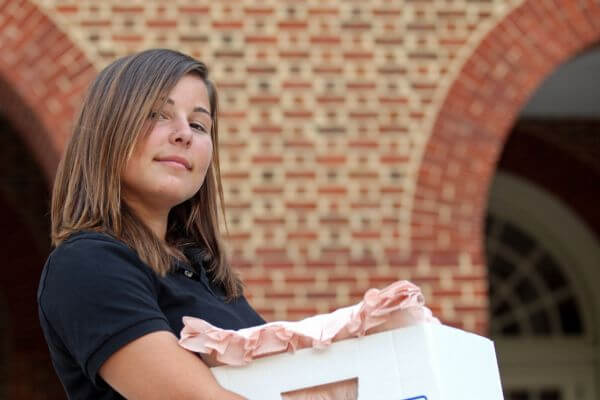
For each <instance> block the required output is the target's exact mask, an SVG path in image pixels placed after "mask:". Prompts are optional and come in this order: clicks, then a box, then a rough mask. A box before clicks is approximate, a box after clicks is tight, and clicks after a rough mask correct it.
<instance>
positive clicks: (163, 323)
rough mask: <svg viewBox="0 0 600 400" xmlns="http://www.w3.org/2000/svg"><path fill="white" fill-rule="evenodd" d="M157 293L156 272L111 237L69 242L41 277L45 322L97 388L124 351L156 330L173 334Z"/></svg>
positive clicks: (51, 259) (55, 253)
mask: <svg viewBox="0 0 600 400" xmlns="http://www.w3.org/2000/svg"><path fill="white" fill-rule="evenodd" d="M157 291H158V287H157V285H156V279H155V276H154V272H153V271H152V270H150V268H148V267H147V266H146V265H145V264H144V263H143V262H142V261H141V260H140V259H139V257H137V255H136V254H135V252H133V251H132V250H131V249H129V248H128V247H127V246H126V245H124V244H122V243H120V242H117V241H116V240H113V239H110V238H108V237H107V238H106V239H103V238H102V237H100V238H97V237H96V238H81V239H74V240H69V241H67V242H65V243H63V244H62V245H61V246H59V248H57V249H56V250H55V251H54V253H53V254H52V255H51V257H50V259H49V260H48V262H47V265H46V268H45V271H44V273H43V274H42V279H41V282H40V290H39V293H38V301H39V308H40V314H41V315H40V318H42V319H45V320H46V321H45V322H46V323H47V325H48V326H49V327H50V328H51V329H52V330H53V331H54V332H55V334H56V336H57V338H58V339H59V340H60V341H61V342H62V343H60V345H61V346H60V347H63V348H65V349H66V350H67V351H68V352H69V353H70V356H71V357H72V358H73V359H74V361H75V362H76V363H77V364H78V365H79V366H80V367H81V369H82V371H83V372H84V374H85V375H87V376H88V377H89V379H90V380H91V381H93V382H94V383H96V384H98V381H99V379H98V376H97V374H98V370H99V369H100V366H101V365H102V363H103V362H104V361H106V359H108V357H110V355H112V354H113V353H114V352H115V351H117V350H118V349H119V348H121V347H122V346H124V345H126V344H127V343H129V342H131V341H133V340H135V339H137V338H139V337H141V336H144V335H145V334H148V333H151V332H155V331H164V330H167V331H172V330H171V328H170V326H169V324H168V321H167V318H166V317H165V315H164V314H163V312H162V311H161V310H160V308H159V306H158V301H157V297H158V293H157ZM54 345H58V344H56V343H54Z"/></svg>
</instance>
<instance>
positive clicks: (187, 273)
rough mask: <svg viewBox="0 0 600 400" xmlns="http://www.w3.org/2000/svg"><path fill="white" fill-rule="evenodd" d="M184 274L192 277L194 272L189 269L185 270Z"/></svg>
mask: <svg viewBox="0 0 600 400" xmlns="http://www.w3.org/2000/svg"><path fill="white" fill-rule="evenodd" d="M183 274H184V275H185V276H187V277H188V278H191V277H192V276H194V273H193V272H192V271H188V270H185V271H183Z"/></svg>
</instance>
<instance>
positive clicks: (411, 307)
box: [179, 281, 439, 398]
mask: <svg viewBox="0 0 600 400" xmlns="http://www.w3.org/2000/svg"><path fill="white" fill-rule="evenodd" d="M424 303H425V302H424V299H423V295H422V293H421V290H420V289H419V288H418V287H417V286H416V285H414V284H412V283H410V282H408V281H397V282H394V283H392V284H391V285H389V286H387V287H386V288H384V289H381V290H378V289H369V290H367V292H366V293H365V295H364V298H363V301H361V302H360V303H358V304H355V305H353V306H350V307H344V308H340V309H338V310H336V311H334V312H332V313H329V314H319V315H316V316H314V317H310V318H306V319H303V320H301V321H297V322H288V321H277V322H270V323H267V324H264V325H260V326H255V327H252V328H246V329H240V330H237V331H232V330H226V329H220V328H217V327H215V326H213V325H211V324H209V323H208V322H206V321H204V320H202V319H199V318H194V317H183V324H184V328H183V329H182V331H181V339H180V340H179V344H180V345H181V346H183V347H184V348H186V349H188V350H191V351H194V352H197V353H200V354H201V355H202V358H203V359H204V360H205V361H206V362H207V364H208V365H209V366H216V365H222V364H227V365H246V364H248V363H249V362H250V361H252V359H254V358H258V357H264V356H267V355H272V354H277V353H282V352H285V351H288V352H294V351H295V350H298V349H302V348H307V347H314V348H319V349H322V348H325V347H327V346H329V345H330V344H331V343H332V342H334V341H338V340H343V339H347V338H350V337H358V336H363V335H365V334H370V333H375V332H382V331H385V330H390V329H395V328H400V327H403V326H408V325H412V324H417V323H420V322H436V323H439V321H438V320H437V318H435V317H433V316H432V314H431V311H430V310H429V309H428V308H427V307H425V304H424ZM315 398H319V397H315Z"/></svg>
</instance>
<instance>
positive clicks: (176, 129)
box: [169, 119, 193, 147]
mask: <svg viewBox="0 0 600 400" xmlns="http://www.w3.org/2000/svg"><path fill="white" fill-rule="evenodd" d="M192 137H193V134H192V130H191V128H190V126H189V124H188V123H187V121H183V120H181V119H177V120H174V121H173V126H172V131H171V133H170V137H169V139H170V141H171V142H172V143H173V144H183V145H185V146H186V147H187V146H189V145H190V144H191V142H192Z"/></svg>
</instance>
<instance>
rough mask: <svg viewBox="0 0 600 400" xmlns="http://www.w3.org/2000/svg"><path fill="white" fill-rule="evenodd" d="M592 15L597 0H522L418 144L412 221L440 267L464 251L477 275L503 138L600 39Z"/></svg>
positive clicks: (418, 246)
mask: <svg viewBox="0 0 600 400" xmlns="http://www.w3.org/2000/svg"><path fill="white" fill-rule="evenodd" d="M598 21H600V3H598V2H595V1H591V0H590V1H579V0H556V1H554V2H545V1H538V0H526V1H525V2H524V3H523V4H522V5H521V6H519V7H517V8H516V9H515V10H513V11H512V12H511V13H510V14H509V15H508V16H507V17H506V18H505V19H504V20H502V21H501V22H500V23H499V24H498V25H497V26H496V27H495V28H494V29H492V30H491V32H489V33H488V34H487V35H486V37H485V38H484V39H483V40H482V42H481V43H480V44H479V45H478V47H477V49H476V50H475V52H474V53H473V54H472V55H471V56H470V58H469V59H468V60H467V62H466V63H465V65H464V66H463V68H462V70H461V71H460V73H459V74H458V76H457V78H456V80H455V81H454V83H453V85H452V86H451V88H450V90H449V91H448V94H447V96H446V99H445V101H444V103H443V105H442V107H441V109H440V111H439V114H438V116H437V120H436V122H435V124H434V127H433V131H432V134H431V136H430V138H429V141H428V143H427V145H426V148H425V150H424V154H423V158H422V161H421V165H420V167H419V171H418V177H417V182H416V192H415V201H414V208H413V210H412V219H411V220H412V224H413V229H412V232H413V233H412V238H411V240H412V248H413V250H414V251H415V252H416V253H420V252H427V253H429V254H431V255H432V256H431V257H432V263H433V264H435V263H436V260H439V263H441V264H444V265H456V263H458V260H459V256H460V255H461V254H465V253H467V254H470V255H471V260H473V261H474V264H475V265H476V266H478V267H480V268H478V270H479V271H481V272H482V273H483V271H484V270H483V260H482V257H483V254H484V250H483V241H482V237H483V235H482V232H481V230H482V222H483V217H484V213H485V211H486V206H487V194H488V187H489V183H490V180H491V177H492V175H493V173H494V171H495V167H496V165H495V164H496V161H497V158H498V157H499V155H500V152H501V150H502V147H503V143H504V140H505V139H506V138H507V136H508V135H509V133H510V130H511V127H512V124H513V123H514V121H515V119H516V118H517V116H518V114H519V112H520V110H521V109H522V107H523V106H524V104H525V103H526V102H527V100H528V99H529V97H530V96H531V95H532V94H533V92H534V91H535V90H536V88H537V87H538V86H539V84H540V83H541V82H542V80H543V79H544V78H546V77H547V76H548V75H549V74H550V73H551V72H552V71H553V70H554V69H555V68H556V67H558V66H559V64H561V63H563V62H565V61H567V60H568V59H569V58H571V57H573V56H574V55H576V54H577V53H579V52H581V51H583V50H585V49H586V48H589V47H590V46H592V45H594V44H595V43H597V42H598V41H600V23H599V22H598ZM431 210H435V212H432V211H431ZM423 232H425V233H428V235H425V237H424V235H423ZM482 279H484V278H482ZM480 329H481V328H480Z"/></svg>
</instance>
